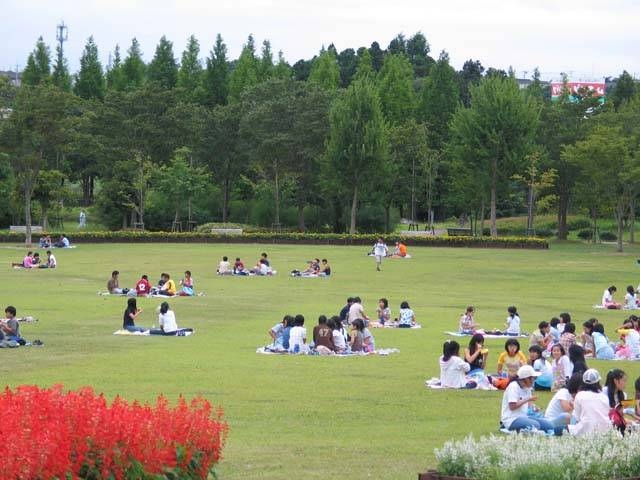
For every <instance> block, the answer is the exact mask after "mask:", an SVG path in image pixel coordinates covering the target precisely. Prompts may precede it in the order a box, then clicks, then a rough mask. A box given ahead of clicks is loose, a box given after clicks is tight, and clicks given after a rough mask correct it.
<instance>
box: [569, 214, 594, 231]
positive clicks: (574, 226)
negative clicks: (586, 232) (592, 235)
mask: <svg viewBox="0 0 640 480" xmlns="http://www.w3.org/2000/svg"><path fill="white" fill-rule="evenodd" d="M590 227H591V220H589V219H588V218H584V217H583V218H575V219H573V220H568V221H567V228H568V229H569V230H583V229H585V228H590Z"/></svg>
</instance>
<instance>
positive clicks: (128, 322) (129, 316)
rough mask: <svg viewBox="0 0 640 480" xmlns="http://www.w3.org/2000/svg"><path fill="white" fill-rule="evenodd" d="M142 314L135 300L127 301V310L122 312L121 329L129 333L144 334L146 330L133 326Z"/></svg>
mask: <svg viewBox="0 0 640 480" xmlns="http://www.w3.org/2000/svg"><path fill="white" fill-rule="evenodd" d="M141 313H142V308H138V305H137V303H136V299H135V298H129V299H128V300H127V309H126V310H125V311H124V318H123V321H122V328H123V329H125V330H127V331H129V332H144V331H145V330H146V329H145V328H142V327H138V326H136V324H135V320H136V318H138V316H139V315H140V314H141Z"/></svg>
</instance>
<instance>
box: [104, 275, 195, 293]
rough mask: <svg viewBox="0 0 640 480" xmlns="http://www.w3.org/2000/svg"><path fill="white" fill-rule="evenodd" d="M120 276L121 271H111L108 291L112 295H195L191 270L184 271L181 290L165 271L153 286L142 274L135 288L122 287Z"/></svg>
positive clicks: (180, 283) (180, 285)
mask: <svg viewBox="0 0 640 480" xmlns="http://www.w3.org/2000/svg"><path fill="white" fill-rule="evenodd" d="M119 276H120V272H119V271H118V270H114V271H113V272H111V278H110V279H109V280H108V281H107V291H108V292H109V294H111V295H127V296H129V297H147V296H149V295H160V296H164V297H173V296H176V295H177V296H182V297H191V296H193V295H195V283H194V280H193V277H192V276H191V271H189V270H186V271H185V272H184V278H183V279H182V280H180V282H179V287H180V289H179V290H178V288H177V287H176V282H175V281H174V280H173V279H172V278H171V275H169V274H168V273H164V272H163V273H162V274H161V275H160V280H158V283H157V285H155V286H152V285H151V283H150V282H149V277H148V276H147V275H142V276H141V277H140V280H138V281H137V282H136V284H135V286H134V287H133V288H121V287H120V280H119Z"/></svg>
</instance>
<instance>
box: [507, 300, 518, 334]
mask: <svg viewBox="0 0 640 480" xmlns="http://www.w3.org/2000/svg"><path fill="white" fill-rule="evenodd" d="M507 312H509V316H508V317H507V321H506V326H507V330H506V332H505V333H506V334H507V335H511V336H514V337H517V336H518V335H520V317H519V316H518V309H517V308H516V307H514V306H513V305H511V306H510V307H509V308H507Z"/></svg>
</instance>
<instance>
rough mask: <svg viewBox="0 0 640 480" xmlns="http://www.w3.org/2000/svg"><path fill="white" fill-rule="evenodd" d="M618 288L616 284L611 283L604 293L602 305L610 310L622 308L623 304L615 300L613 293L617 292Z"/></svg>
mask: <svg viewBox="0 0 640 480" xmlns="http://www.w3.org/2000/svg"><path fill="white" fill-rule="evenodd" d="M617 291H618V289H617V288H616V286H615V285H611V286H610V287H609V288H607V289H606V290H605V291H604V293H603V294H602V306H603V307H604V308H606V309H609V310H620V309H621V308H622V305H620V304H619V303H618V302H615V301H614V300H613V294H614V293H616V292H617Z"/></svg>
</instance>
